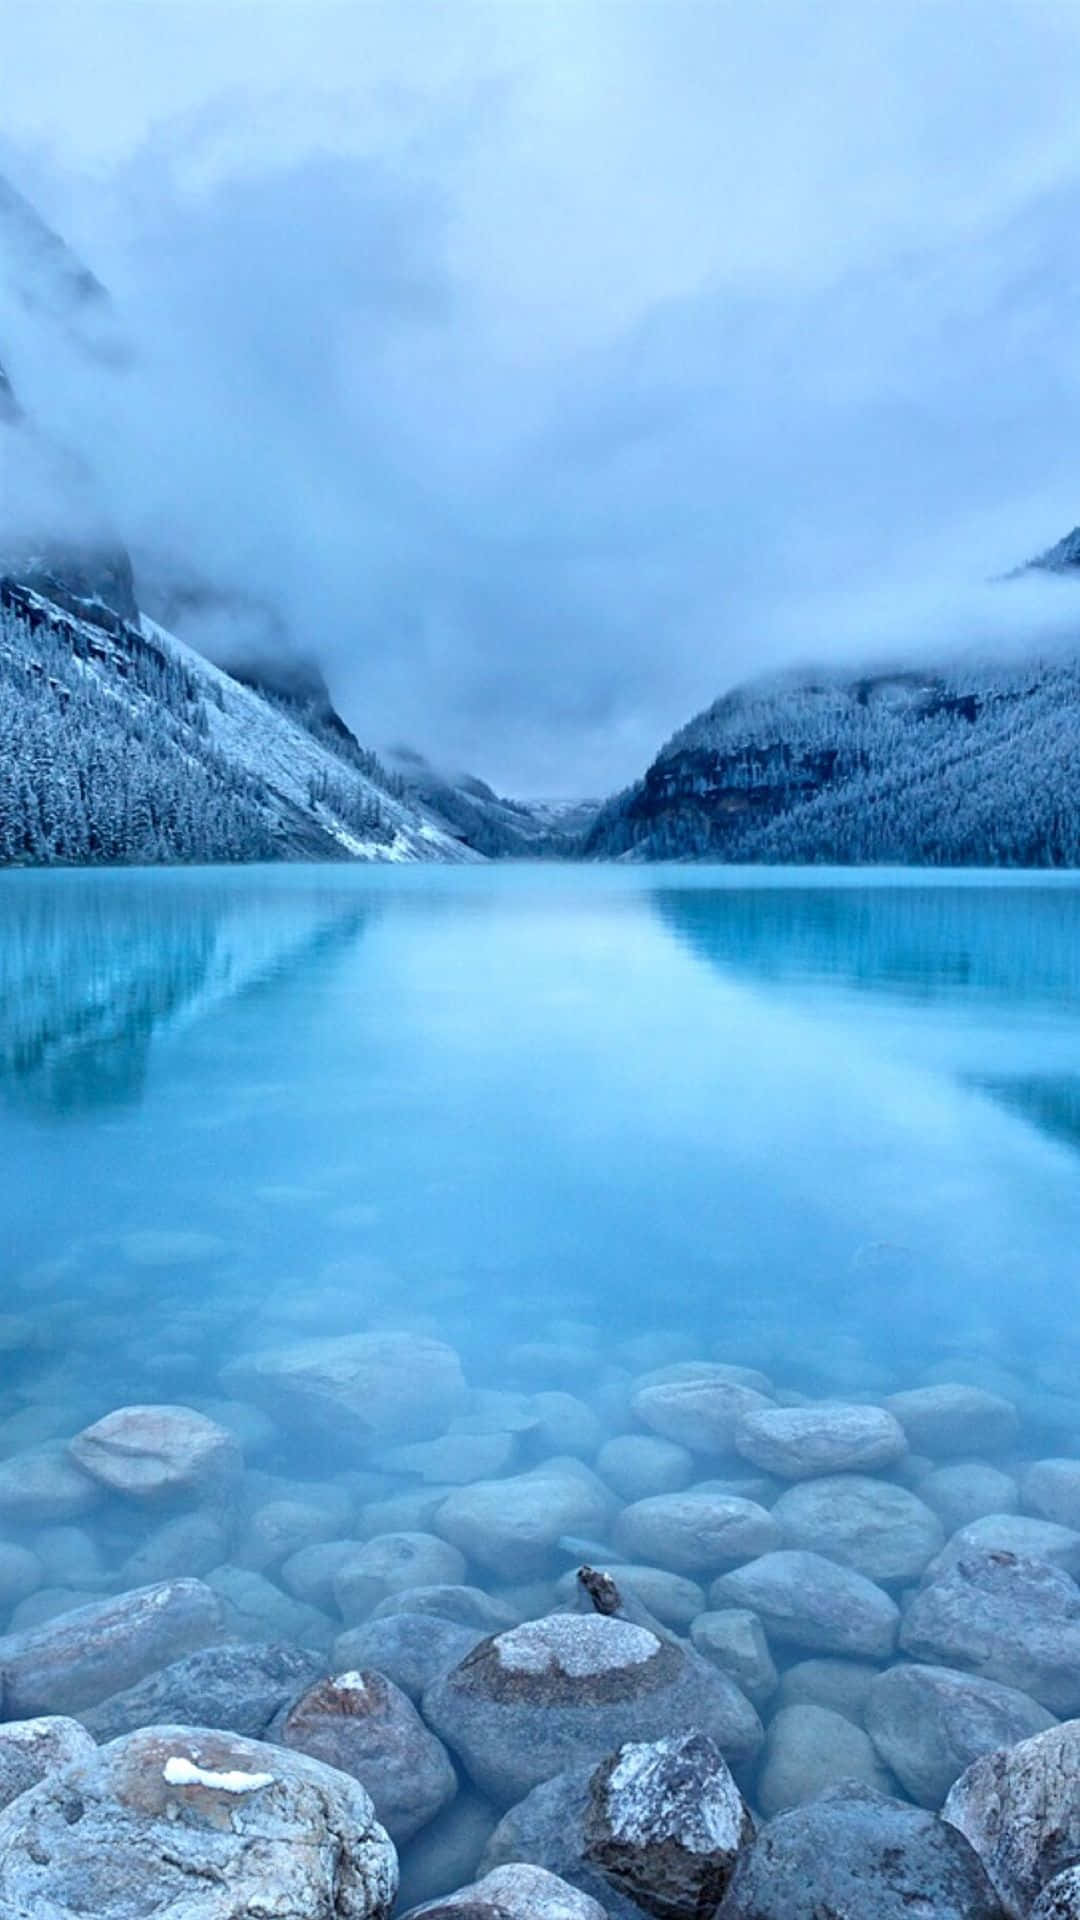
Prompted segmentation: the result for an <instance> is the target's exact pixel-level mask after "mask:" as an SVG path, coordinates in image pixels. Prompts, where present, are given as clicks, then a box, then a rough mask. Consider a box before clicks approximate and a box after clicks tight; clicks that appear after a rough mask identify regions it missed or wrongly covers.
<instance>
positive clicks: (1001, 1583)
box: [900, 1549, 1080, 1714]
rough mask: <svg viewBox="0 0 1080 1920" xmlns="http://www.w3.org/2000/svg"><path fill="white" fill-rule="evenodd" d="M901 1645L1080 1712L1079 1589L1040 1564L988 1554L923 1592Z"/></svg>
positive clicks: (1056, 1707)
mask: <svg viewBox="0 0 1080 1920" xmlns="http://www.w3.org/2000/svg"><path fill="white" fill-rule="evenodd" d="M900 1645H901V1647H902V1648H903V1650H904V1652H905V1653H907V1654H908V1655H910V1657H911V1658H912V1659H913V1660H919V1661H927V1662H930V1663H932V1664H934V1665H938V1666H946V1667H959V1668H961V1669H962V1670H963V1669H966V1670H968V1671H970V1672H974V1673H977V1674H980V1675H981V1676H982V1677H983V1679H986V1680H998V1681H1000V1682H1001V1684H1002V1686H1006V1687H1016V1688H1018V1689H1019V1691H1020V1692H1021V1693H1028V1694H1030V1695H1031V1696H1032V1698H1033V1699H1035V1700H1038V1701H1039V1702H1040V1704H1041V1705H1042V1706H1044V1707H1049V1709H1050V1711H1051V1713H1059V1714H1060V1713H1076V1712H1077V1711H1078V1710H1080V1587H1078V1586H1077V1585H1076V1582H1075V1581H1074V1580H1071V1579H1070V1578H1069V1575H1068V1574H1067V1573H1062V1572H1061V1570H1060V1569H1059V1568H1057V1567H1048V1566H1046V1565H1045V1564H1044V1562H1042V1561H1040V1560H1025V1559H1021V1558H1019V1557H1018V1556H1017V1555H1016V1554H1012V1553H1005V1552H999V1551H996V1550H994V1549H989V1550H988V1549H982V1550H976V1551H975V1552H973V1553H972V1554H971V1555H970V1557H968V1558H966V1559H964V1560H961V1561H960V1562H959V1563H958V1564H957V1565H956V1566H954V1567H950V1568H949V1569H948V1571H947V1572H946V1573H944V1574H942V1575H941V1577H940V1578H939V1579H935V1580H934V1581H932V1582H931V1584H930V1585H929V1586H926V1587H924V1588H923V1589H922V1590H921V1592H919V1593H917V1594H916V1595H915V1596H914V1598H913V1600H912V1602H911V1605H910V1606H909V1608H908V1610H907V1612H906V1613H905V1615H904V1619H903V1623H902V1625H901V1629H900Z"/></svg>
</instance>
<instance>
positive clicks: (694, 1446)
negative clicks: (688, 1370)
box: [630, 1367, 772, 1454]
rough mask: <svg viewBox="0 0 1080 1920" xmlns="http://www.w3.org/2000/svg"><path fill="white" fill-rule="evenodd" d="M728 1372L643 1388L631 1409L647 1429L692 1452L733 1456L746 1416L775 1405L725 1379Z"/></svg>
mask: <svg viewBox="0 0 1080 1920" xmlns="http://www.w3.org/2000/svg"><path fill="white" fill-rule="evenodd" d="M724 1371H725V1370H724V1369H723V1368H722V1367H718V1368H717V1369H715V1370H714V1371H712V1372H711V1373H708V1374H705V1375H703V1376H702V1375H698V1376H697V1377H694V1378H690V1379H676V1380H663V1381H658V1382H656V1383H655V1384H654V1385H651V1386H644V1387H641V1388H640V1389H639V1391H638V1392H637V1393H635V1395H634V1397H633V1399H632V1400H631V1402H630V1405H631V1408H632V1410H633V1412H634V1414H635V1415H636V1416H637V1418H638V1419H639V1420H640V1421H641V1423H642V1425H643V1426H646V1427H650V1428H651V1429H652V1431H653V1432H654V1433H658V1434H660V1436H661V1438H662V1439H664V1440H673V1441H675V1443H676V1444H677V1445H678V1446H681V1447H686V1448H688V1449H689V1451H690V1452H691V1453H705V1454H716V1453H719V1454H723V1453H730V1452H731V1448H732V1444H733V1441H734V1438H735V1429H736V1427H737V1425H738V1423H739V1421H740V1420H741V1419H742V1417H743V1415H744V1414H748V1413H752V1412H754V1411H755V1410H756V1409H757V1408H759V1407H768V1406H771V1404H772V1402H771V1401H770V1400H769V1399H767V1397H766V1396H765V1394H763V1393H758V1392H756V1391H755V1390H754V1388H753V1387H746V1386H741V1385H739V1384H736V1383H734V1382H732V1381H731V1380H730V1379H725V1378H724V1377H723V1375H724ZM718 1376H719V1377H718Z"/></svg>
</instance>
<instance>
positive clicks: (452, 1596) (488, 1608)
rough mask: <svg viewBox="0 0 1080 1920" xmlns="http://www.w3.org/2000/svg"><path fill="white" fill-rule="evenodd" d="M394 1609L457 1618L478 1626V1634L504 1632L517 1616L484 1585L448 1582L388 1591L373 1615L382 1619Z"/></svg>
mask: <svg viewBox="0 0 1080 1920" xmlns="http://www.w3.org/2000/svg"><path fill="white" fill-rule="evenodd" d="M391 1613H431V1614H434V1615H435V1616H436V1618H438V1619H440V1620H453V1621H454V1622H455V1623H456V1624H457V1625H458V1626H459V1627H475V1628H476V1629H477V1633H478V1634H484V1633H501V1632H502V1630H503V1628H504V1627H512V1626H514V1625H515V1623H516V1620H517V1616H516V1614H514V1613H512V1612H511V1610H510V1608H509V1607H507V1606H504V1605H503V1603H502V1601H501V1600H496V1599H494V1598H493V1596H492V1595H491V1594H490V1593H485V1592H484V1590H483V1588H482V1587H463V1586H453V1585H450V1584H449V1583H446V1582H443V1583H442V1584H438V1585H435V1586H430V1587H403V1588H402V1589H401V1592H400V1593H388V1594H387V1596H386V1599H385V1600H380V1601H379V1604H378V1606H377V1607H376V1608H375V1611H374V1613H373V1614H372V1616H371V1617H372V1619H373V1620H382V1619H384V1618H385V1616H386V1615H387V1614H391Z"/></svg>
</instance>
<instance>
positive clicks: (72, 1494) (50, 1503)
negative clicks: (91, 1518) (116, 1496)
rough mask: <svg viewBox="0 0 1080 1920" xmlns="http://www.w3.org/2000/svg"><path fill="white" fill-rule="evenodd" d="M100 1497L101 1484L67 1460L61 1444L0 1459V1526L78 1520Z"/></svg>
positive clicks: (47, 1524) (97, 1503) (96, 1504)
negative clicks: (4, 1524)
mask: <svg viewBox="0 0 1080 1920" xmlns="http://www.w3.org/2000/svg"><path fill="white" fill-rule="evenodd" d="M102 1497H103V1490H102V1487H101V1485H100V1483H99V1482H98V1481H97V1480H92V1479H91V1478H90V1476H89V1474H86V1473H83V1472H82V1470H81V1469H80V1468H79V1467H77V1466H76V1464H75V1462H74V1461H73V1460H71V1459H69V1458H68V1452H67V1448H66V1446H64V1445H63V1444H61V1443H60V1442H55V1443H50V1444H48V1445H46V1446H43V1447H34V1448H32V1449H30V1450H29V1451H27V1452H26V1453H14V1454H11V1455H10V1456H9V1457H8V1459H6V1460H0V1523H4V1522H7V1523H8V1524H10V1525H13V1526H28V1527H34V1526H50V1525H53V1524H55V1523H57V1522H63V1521H65V1520H80V1519H82V1517H83V1515H84V1514H87V1513H92V1512H93V1509H94V1508H95V1507H96V1506H99V1505H100V1503H101V1500H102Z"/></svg>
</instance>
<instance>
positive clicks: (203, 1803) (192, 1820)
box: [0, 1726, 397, 1920]
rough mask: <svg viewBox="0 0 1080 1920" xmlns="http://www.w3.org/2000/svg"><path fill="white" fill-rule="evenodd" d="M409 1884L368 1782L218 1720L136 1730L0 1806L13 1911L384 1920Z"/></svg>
mask: <svg viewBox="0 0 1080 1920" xmlns="http://www.w3.org/2000/svg"><path fill="white" fill-rule="evenodd" d="M396 1888H397V1861H396V1858H395V1855H394V1849H393V1847H392V1845H391V1843H390V1840H389V1839H388V1837H387V1835H386V1834H385V1833H384V1831H383V1829H382V1828H381V1827H380V1826H379V1825H378V1823H377V1822H376V1820H375V1815H374V1811H373V1808H372V1804H371V1800H370V1799H369V1797H368V1795H367V1794H366V1793H365V1791H364V1789H363V1787H362V1786H360V1784H359V1782H358V1781H355V1780H352V1779H350V1778H349V1776H348V1775H347V1774H342V1773H335V1772H334V1771H333V1769H332V1768H330V1767H325V1766H323V1765H321V1763H320V1762H318V1761H316V1760H309V1759H308V1758H307V1756H306V1755H304V1754H299V1753H288V1752H286V1751H284V1750H283V1749H282V1748H280V1747H271V1746H266V1745H264V1744H263V1743H262V1742H261V1741H255V1740H243V1739H240V1738H239V1737H238V1736H236V1735H235V1734H228V1733H219V1732H217V1731H215V1730H213V1729H209V1728H202V1727H167V1726H166V1727H148V1728H144V1729H142V1730H141V1731H140V1732H138V1733H132V1734H129V1735H127V1736H126V1738H124V1739H122V1740H115V1741H113V1742H112V1743H111V1744H110V1745H109V1746H107V1747H102V1748H99V1749H98V1750H97V1752H95V1753H94V1754H93V1755H91V1756H89V1757H87V1758H86V1759H84V1760H79V1761H76V1762H74V1763H73V1764H72V1765H69V1766H67V1767H65V1768H64V1769H63V1770H62V1771H61V1772H59V1773H57V1774H52V1775H48V1776H47V1777H46V1778H45V1779H44V1780H42V1781H41V1782H39V1784H38V1785H37V1786H35V1787H32V1788H31V1789H30V1790H29V1792H27V1793H24V1794H22V1795H20V1797H19V1799H18V1800H14V1801H12V1803H11V1805H10V1806H9V1807H7V1808H6V1809H5V1810H4V1812H3V1813H0V1911H2V1912H3V1913H5V1914H10V1915H11V1916H12V1920H14V1917H15V1916H16V1915H18V1916H22V1915H26V1916H30V1915H41V1916H42V1920H44V1916H45V1915H48V1920H87V1917H88V1916H89V1915H93V1920H153V1916H155V1915H160V1916H162V1920H165V1916H166V1915H168V1916H170V1917H172V1916H175V1920H181V1916H185V1915H187V1914H191V1915H192V1916H193V1920H194V1916H195V1915H196V1914H200V1915H202V1914H205V1915H206V1916H207V1920H209V1916H210V1915H212V1916H213V1920H250V1917H251V1916H252V1915H253V1914H266V1915H270V1914H279V1915H285V1914H288V1916H289V1920H328V1916H330V1915H333V1916H334V1920H385V1916H386V1915H388V1914H389V1911H390V1907H391V1904H392V1902H393V1898H394V1894H395V1891H396Z"/></svg>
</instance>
